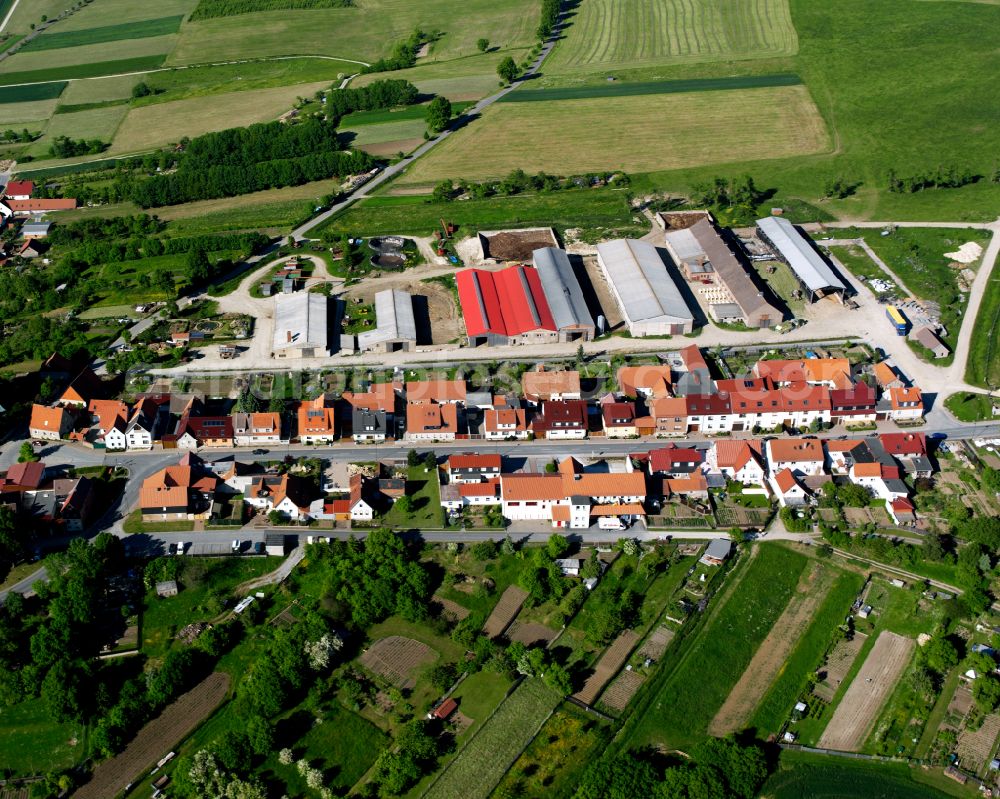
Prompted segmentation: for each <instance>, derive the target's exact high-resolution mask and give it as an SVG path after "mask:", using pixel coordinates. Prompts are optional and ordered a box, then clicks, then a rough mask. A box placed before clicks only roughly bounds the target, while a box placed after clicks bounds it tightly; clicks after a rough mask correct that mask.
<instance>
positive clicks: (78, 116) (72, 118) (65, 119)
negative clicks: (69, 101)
mask: <svg viewBox="0 0 1000 799" xmlns="http://www.w3.org/2000/svg"><path fill="white" fill-rule="evenodd" d="M127 111H128V108H127V107H126V106H124V105H111V106H106V107H104V108H93V109H90V110H86V111H76V112H74V113H71V114H55V115H54V116H53V117H52V119H51V120H50V121H49V124H48V127H47V128H46V129H45V135H44V136H42V137H41V138H40V139H38V140H36V141H35V142H34V143H33V144H32V145H31V146H30V147H29V148H28V152H29V153H30V154H31V155H33V156H35V157H36V158H38V157H39V156H43V155H46V154H47V153H48V151H49V147H50V146H51V144H52V140H53V139H54V138H55V137H56V136H69V137H71V138H75V139H100V140H101V141H105V142H109V141H111V139H112V138H113V137H114V135H115V131H116V130H118V126H119V125H120V124H121V121H122V120H123V119H124V118H125V113H126V112H127Z"/></svg>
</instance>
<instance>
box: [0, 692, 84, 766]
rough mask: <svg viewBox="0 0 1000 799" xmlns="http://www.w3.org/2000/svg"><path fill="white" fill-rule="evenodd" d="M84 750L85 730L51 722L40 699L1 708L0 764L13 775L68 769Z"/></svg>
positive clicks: (82, 754) (81, 757)
mask: <svg viewBox="0 0 1000 799" xmlns="http://www.w3.org/2000/svg"><path fill="white" fill-rule="evenodd" d="M85 750H86V730H85V729H84V727H83V726H82V725H80V724H57V723H56V722H54V721H52V720H51V718H50V717H49V712H48V709H47V708H46V707H45V703H44V702H43V701H42V700H41V699H29V700H27V701H25V702H21V703H20V704H17V705H14V706H13V707H5V708H0V763H2V764H3V767H4V768H5V769H10V770H11V771H12V772H13V773H14V774H16V775H30V774H42V773H48V772H51V771H59V770H61V769H65V768H69V767H70V766H72V765H74V764H75V763H77V762H79V761H80V760H82V759H83V756H84V754H85Z"/></svg>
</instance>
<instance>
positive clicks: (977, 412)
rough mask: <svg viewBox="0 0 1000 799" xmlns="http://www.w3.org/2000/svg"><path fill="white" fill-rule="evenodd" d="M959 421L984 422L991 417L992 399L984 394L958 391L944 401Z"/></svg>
mask: <svg viewBox="0 0 1000 799" xmlns="http://www.w3.org/2000/svg"><path fill="white" fill-rule="evenodd" d="M944 406H945V407H946V408H947V409H948V410H949V411H951V412H952V413H953V414H954V416H955V418H956V419H958V420H959V421H960V422H986V421H989V420H991V419H992V418H993V400H992V399H991V398H990V397H989V396H987V395H986V394H975V393H972V392H969V391H960V392H958V393H957V394H952V395H951V396H950V397H948V399H946V400H945V401H944Z"/></svg>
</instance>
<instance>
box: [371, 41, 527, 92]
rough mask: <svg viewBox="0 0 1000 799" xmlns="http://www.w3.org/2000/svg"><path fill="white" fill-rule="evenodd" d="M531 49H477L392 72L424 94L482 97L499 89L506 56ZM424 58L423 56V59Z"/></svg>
mask: <svg viewBox="0 0 1000 799" xmlns="http://www.w3.org/2000/svg"><path fill="white" fill-rule="evenodd" d="M527 52H528V49H527V48H526V47H524V48H509V49H505V50H503V51H502V52H501V51H492V52H489V53H477V54H476V55H471V56H464V57H462V58H458V59H455V60H453V61H441V62H430V63H419V64H418V65H417V66H415V67H412V68H411V69H401V70H398V71H396V72H393V73H392V77H393V78H402V79H404V80H408V81H410V83H412V84H413V85H414V86H416V87H417V88H418V89H419V90H420V91H421V92H423V93H424V94H440V95H443V96H445V97H447V98H448V99H449V100H451V101H452V102H456V101H460V100H478V99H480V98H481V97H486V96H487V95H489V94H493V93H494V92H496V91H497V82H498V79H497V65H498V64H499V63H500V61H502V60H503V59H504V57H505V56H508V55H509V56H511V57H512V58H513V59H514V60H515V61H520V60H522V59H523V58H524V56H525V55H526V54H527ZM421 62H423V59H421ZM384 78H385V75H384V74H383V73H378V72H373V73H370V74H367V75H359V76H358V77H357V78H355V79H354V80H353V81H352V82H351V85H352V86H355V87H357V86H367V85H368V84H369V83H372V82H373V81H376V80H383V79H384Z"/></svg>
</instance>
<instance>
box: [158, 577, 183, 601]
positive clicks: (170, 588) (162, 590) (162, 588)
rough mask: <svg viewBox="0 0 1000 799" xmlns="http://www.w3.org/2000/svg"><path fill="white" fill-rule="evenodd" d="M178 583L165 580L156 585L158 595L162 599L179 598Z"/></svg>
mask: <svg viewBox="0 0 1000 799" xmlns="http://www.w3.org/2000/svg"><path fill="white" fill-rule="evenodd" d="M177 591H178V588H177V581H176V580H163V581H162V582H159V583H157V584H156V595H157V596H158V597H160V598H161V599H162V598H163V597H168V596H177Z"/></svg>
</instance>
